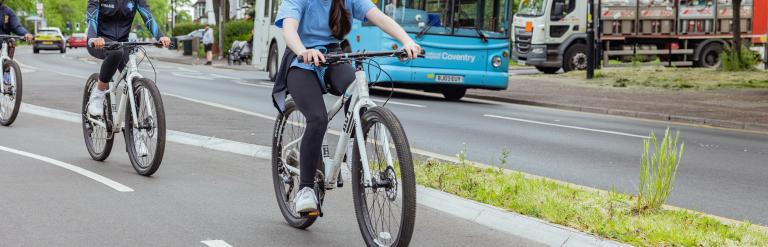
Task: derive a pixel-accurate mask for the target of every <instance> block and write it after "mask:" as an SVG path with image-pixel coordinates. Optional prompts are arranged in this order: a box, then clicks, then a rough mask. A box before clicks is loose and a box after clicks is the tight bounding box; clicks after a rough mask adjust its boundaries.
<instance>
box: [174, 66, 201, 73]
mask: <svg viewBox="0 0 768 247" xmlns="http://www.w3.org/2000/svg"><path fill="white" fill-rule="evenodd" d="M176 69H178V70H181V71H184V72H192V73H200V71H197V70H194V69H187V68H184V67H176Z"/></svg>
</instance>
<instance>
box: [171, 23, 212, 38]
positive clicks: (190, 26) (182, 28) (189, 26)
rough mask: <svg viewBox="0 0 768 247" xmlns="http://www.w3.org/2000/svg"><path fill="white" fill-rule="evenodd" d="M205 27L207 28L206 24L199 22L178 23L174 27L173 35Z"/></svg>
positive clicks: (185, 33) (184, 33)
mask: <svg viewBox="0 0 768 247" xmlns="http://www.w3.org/2000/svg"><path fill="white" fill-rule="evenodd" d="M203 28H205V24H198V23H184V24H176V28H174V29H173V35H174V36H180V35H187V34H189V33H191V32H192V31H195V30H197V29H203Z"/></svg>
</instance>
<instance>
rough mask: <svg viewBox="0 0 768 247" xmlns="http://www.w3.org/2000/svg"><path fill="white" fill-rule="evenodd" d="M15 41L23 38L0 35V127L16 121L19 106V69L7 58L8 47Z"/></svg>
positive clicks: (20, 82) (20, 87)
mask: <svg viewBox="0 0 768 247" xmlns="http://www.w3.org/2000/svg"><path fill="white" fill-rule="evenodd" d="M16 39H24V37H23V36H15V35H0V43H2V46H3V47H2V51H0V60H2V62H1V63H0V72H2V73H0V74H1V75H2V76H0V77H2V82H0V125H2V126H10V125H11V124H13V121H16V116H18V114H19V107H20V106H21V90H22V81H21V69H19V65H18V64H17V63H16V62H15V61H13V59H11V58H10V57H9V56H8V46H9V45H10V44H11V43H16Z"/></svg>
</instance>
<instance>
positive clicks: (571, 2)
mask: <svg viewBox="0 0 768 247" xmlns="http://www.w3.org/2000/svg"><path fill="white" fill-rule="evenodd" d="M557 3H563V10H564V11H563V15H562V16H556V15H555V5H556V4H557ZM575 9H576V0H556V1H554V2H553V3H552V10H551V13H552V17H551V18H550V19H551V20H553V21H557V20H560V19H562V18H563V17H565V16H567V15H568V14H570V13H571V12H573V10H575Z"/></svg>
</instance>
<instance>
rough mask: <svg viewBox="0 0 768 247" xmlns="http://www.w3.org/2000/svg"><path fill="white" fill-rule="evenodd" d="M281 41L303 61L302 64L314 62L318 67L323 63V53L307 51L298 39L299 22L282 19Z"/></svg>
mask: <svg viewBox="0 0 768 247" xmlns="http://www.w3.org/2000/svg"><path fill="white" fill-rule="evenodd" d="M282 24H283V39H285V44H286V45H287V46H288V48H290V49H291V51H293V52H294V53H296V54H297V55H299V57H301V58H303V59H304V63H307V64H309V63H312V62H314V63H315V65H316V66H320V62H325V56H323V53H322V52H320V51H318V50H315V49H307V48H306V47H304V43H302V42H301V38H300V37H299V32H298V30H299V21H298V20H296V19H293V18H291V17H288V18H285V19H283V23H282Z"/></svg>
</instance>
